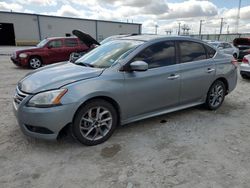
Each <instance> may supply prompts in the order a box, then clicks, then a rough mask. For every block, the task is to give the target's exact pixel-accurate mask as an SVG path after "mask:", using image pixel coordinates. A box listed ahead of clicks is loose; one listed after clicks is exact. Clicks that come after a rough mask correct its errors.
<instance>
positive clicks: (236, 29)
mask: <svg viewBox="0 0 250 188" xmlns="http://www.w3.org/2000/svg"><path fill="white" fill-rule="evenodd" d="M240 8H241V0H239V7H238V12H237V18H236V24H235V33H238V32H239V21H240Z"/></svg>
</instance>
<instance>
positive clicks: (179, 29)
mask: <svg viewBox="0 0 250 188" xmlns="http://www.w3.org/2000/svg"><path fill="white" fill-rule="evenodd" d="M178 24H179V27H178V35H180V34H181V23H180V22H179V23H178Z"/></svg>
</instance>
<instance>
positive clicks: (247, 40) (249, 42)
mask: <svg viewBox="0 0 250 188" xmlns="http://www.w3.org/2000/svg"><path fill="white" fill-rule="evenodd" d="M233 44H234V46H239V45H247V46H250V38H236V39H234V40H233Z"/></svg>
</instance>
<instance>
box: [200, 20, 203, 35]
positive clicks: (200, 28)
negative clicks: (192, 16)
mask: <svg viewBox="0 0 250 188" xmlns="http://www.w3.org/2000/svg"><path fill="white" fill-rule="evenodd" d="M203 21H204V20H200V30H199V36H201V27H202V22H203Z"/></svg>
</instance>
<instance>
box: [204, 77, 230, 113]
mask: <svg viewBox="0 0 250 188" xmlns="http://www.w3.org/2000/svg"><path fill="white" fill-rule="evenodd" d="M225 94H226V87H225V84H224V83H223V82H222V81H220V80H216V81H215V82H214V83H213V84H212V85H211V87H210V89H209V91H208V93H207V99H206V106H207V108H208V109H209V110H216V109H218V108H219V107H220V106H221V105H222V103H223V101H224V98H225Z"/></svg>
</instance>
